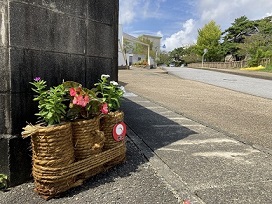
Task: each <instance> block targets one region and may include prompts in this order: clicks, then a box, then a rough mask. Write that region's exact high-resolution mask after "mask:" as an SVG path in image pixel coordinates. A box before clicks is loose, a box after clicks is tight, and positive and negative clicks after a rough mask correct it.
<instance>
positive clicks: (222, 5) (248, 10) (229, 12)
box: [197, 0, 272, 30]
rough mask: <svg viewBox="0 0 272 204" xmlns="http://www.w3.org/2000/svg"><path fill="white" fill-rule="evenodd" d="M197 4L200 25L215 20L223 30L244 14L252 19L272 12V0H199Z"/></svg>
mask: <svg viewBox="0 0 272 204" xmlns="http://www.w3.org/2000/svg"><path fill="white" fill-rule="evenodd" d="M197 5H198V8H197V10H198V12H199V14H200V19H199V23H200V25H204V24H206V23H208V22H209V21H211V20H214V21H215V22H216V23H217V24H218V25H220V26H221V28H222V29H223V30H225V29H227V28H228V27H229V26H231V23H233V22H234V20H235V19H236V18H239V17H241V16H243V15H245V16H246V17H248V18H249V19H250V20H256V19H261V18H263V17H265V16H268V15H269V14H271V12H272V1H271V0H258V1H256V0H232V1H227V0H199V4H197Z"/></svg>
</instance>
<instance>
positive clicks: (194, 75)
mask: <svg viewBox="0 0 272 204" xmlns="http://www.w3.org/2000/svg"><path fill="white" fill-rule="evenodd" d="M164 69H165V70H166V71H167V72H168V73H171V74H174V75H176V76H178V77H181V78H183V79H189V80H194V81H199V82H203V83H207V84H211V85H215V86H219V87H223V88H227V89H231V90H234V91H239V92H242V93H247V94H251V95H254V96H260V97H264V98H269V99H272V80H264V79H258V78H252V77H245V76H239V75H234V74H228V73H221V72H214V71H209V70H201V69H192V68H185V67H164Z"/></svg>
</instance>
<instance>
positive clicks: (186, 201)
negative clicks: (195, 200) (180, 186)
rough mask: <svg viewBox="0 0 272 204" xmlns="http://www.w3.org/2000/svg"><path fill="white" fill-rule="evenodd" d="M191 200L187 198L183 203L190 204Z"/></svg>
mask: <svg viewBox="0 0 272 204" xmlns="http://www.w3.org/2000/svg"><path fill="white" fill-rule="evenodd" d="M190 203H191V202H190V201H189V200H184V201H183V204H190Z"/></svg>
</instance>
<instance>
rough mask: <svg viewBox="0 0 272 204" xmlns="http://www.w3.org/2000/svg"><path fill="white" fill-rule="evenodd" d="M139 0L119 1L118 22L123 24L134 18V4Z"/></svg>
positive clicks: (130, 21)
mask: <svg viewBox="0 0 272 204" xmlns="http://www.w3.org/2000/svg"><path fill="white" fill-rule="evenodd" d="M139 2H140V1H139V0H122V1H121V0H120V3H119V10H120V15H119V22H120V24H123V25H126V24H127V25H128V24H130V23H132V22H133V21H134V19H135V18H136V10H135V8H136V6H137V5H138V4H139Z"/></svg>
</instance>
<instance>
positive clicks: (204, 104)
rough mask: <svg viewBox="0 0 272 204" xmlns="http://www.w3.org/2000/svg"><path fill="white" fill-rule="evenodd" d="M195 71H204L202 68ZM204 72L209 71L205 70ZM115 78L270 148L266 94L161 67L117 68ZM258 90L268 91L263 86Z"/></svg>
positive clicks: (271, 106) (271, 117) (270, 109)
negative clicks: (255, 94) (175, 74)
mask: <svg viewBox="0 0 272 204" xmlns="http://www.w3.org/2000/svg"><path fill="white" fill-rule="evenodd" d="M173 69H174V68H173ZM190 71H192V70H190ZM195 72H198V73H204V72H202V70H196V71H195ZM207 72H209V71H206V72H205V73H207ZM210 73H211V75H210V76H206V77H205V78H207V79H212V81H216V78H217V77H214V76H217V75H219V74H220V73H217V72H210ZM187 75H191V74H187ZM187 77H188V76H187ZM195 77H197V76H195ZM237 77H238V76H229V75H225V77H224V78H225V79H227V78H228V79H230V80H221V81H220V80H218V79H217V81H220V83H221V84H223V83H226V81H227V82H228V83H227V84H232V85H233V83H234V82H233V81H231V79H234V78H236V79H237ZM199 78H200V76H199ZM224 78H223V79H224ZM238 78H241V77H238ZM241 79H242V78H241ZM258 80H260V79H258ZM119 81H120V83H122V84H123V85H125V88H126V89H127V90H129V91H131V92H133V93H136V94H138V95H141V96H143V97H146V98H147V99H149V100H151V101H153V102H156V103H158V104H160V105H162V106H164V107H167V108H169V109H171V110H173V111H175V112H177V113H180V114H182V115H184V116H185V117H188V118H190V119H193V120H195V121H197V122H200V123H201V124H203V125H206V126H209V127H212V128H214V129H216V130H219V131H221V132H224V133H226V134H228V135H230V136H231V137H233V138H235V139H237V140H239V141H242V142H244V143H246V144H249V145H252V146H253V147H256V148H258V149H263V150H266V151H268V152H271V150H272V140H271V135H272V126H271V122H272V114H271V113H272V100H271V99H268V97H267V96H266V97H265V98H264V96H263V97H258V96H253V93H250V94H245V93H241V92H242V90H238V91H234V90H230V88H229V87H228V88H222V87H219V85H218V84H216V85H210V84H207V82H205V83H203V82H198V81H195V79H194V80H192V79H185V76H182V78H180V77H176V76H173V75H168V74H167V73H166V72H165V71H163V70H161V69H150V70H148V69H140V68H134V69H132V70H120V71H119ZM242 81H243V83H244V85H243V86H244V87H245V86H246V85H247V84H248V82H245V78H243V80H242ZM254 81H256V80H254ZM262 81H263V80H260V82H262ZM263 82H265V83H267V82H269V81H268V80H266V81H263ZM235 83H236V85H235V87H238V86H239V85H238V84H237V83H238V82H237V81H236V82H235ZM257 84H258V83H255V85H254V89H257V88H255V87H256V86H257ZM248 87H251V88H252V84H248ZM270 87H272V86H270ZM267 88H269V85H267ZM262 90H263V91H262V92H266V93H267V94H269V92H267V91H264V89H262Z"/></svg>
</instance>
